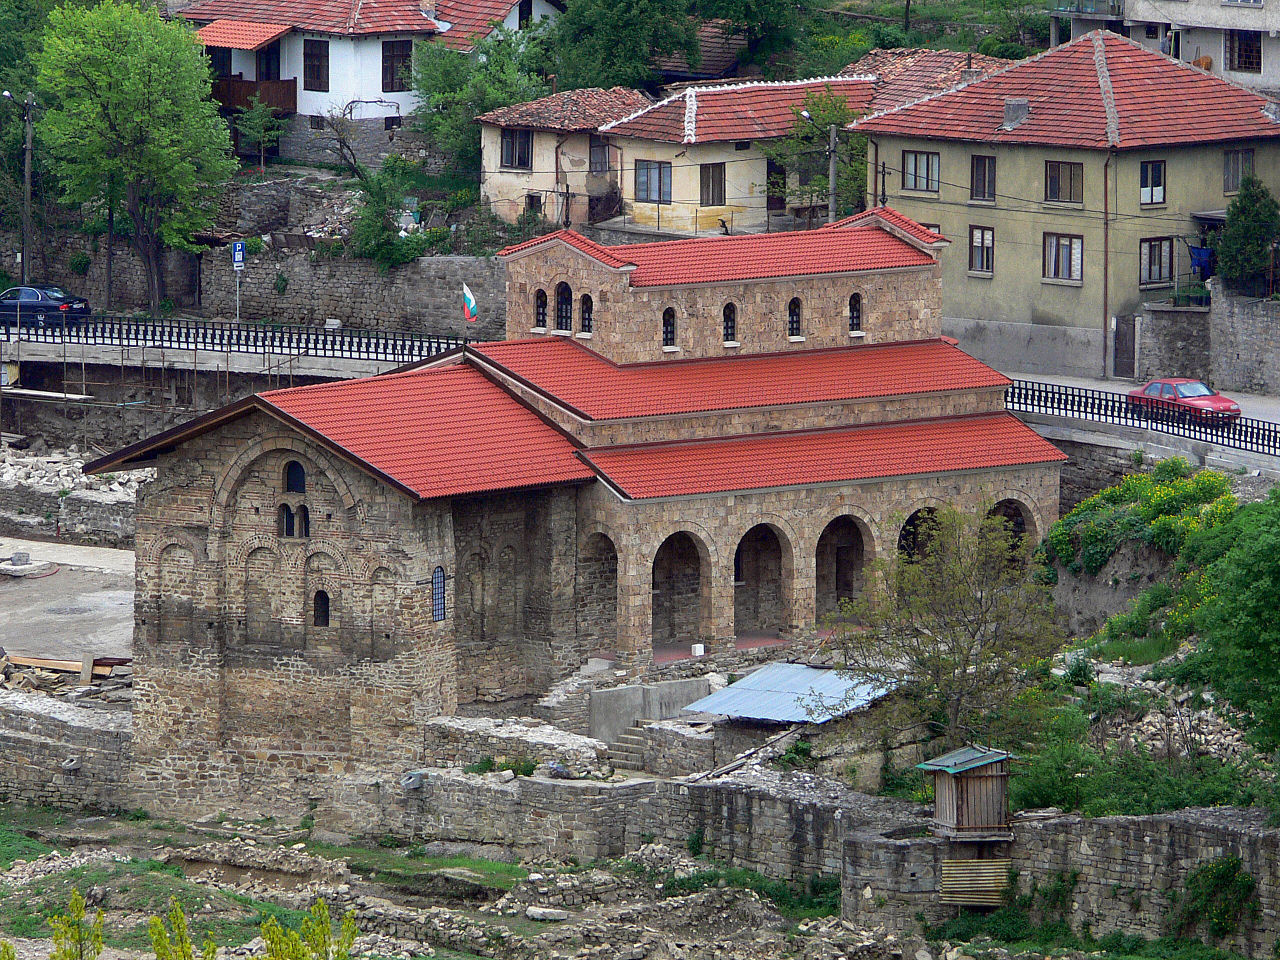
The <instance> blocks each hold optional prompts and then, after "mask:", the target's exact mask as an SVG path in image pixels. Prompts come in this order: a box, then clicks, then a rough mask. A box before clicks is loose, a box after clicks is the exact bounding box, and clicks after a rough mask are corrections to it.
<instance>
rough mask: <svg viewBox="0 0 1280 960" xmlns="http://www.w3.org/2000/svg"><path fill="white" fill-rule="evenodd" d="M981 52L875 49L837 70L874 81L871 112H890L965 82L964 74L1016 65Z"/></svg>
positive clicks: (898, 48) (900, 48)
mask: <svg viewBox="0 0 1280 960" xmlns="http://www.w3.org/2000/svg"><path fill="white" fill-rule="evenodd" d="M1015 62H1016V61H1014V60H1004V59H1002V58H1000V57H988V56H985V55H984V54H981V53H961V52H960V51H958V50H924V49H919V48H911V47H894V48H892V49H887V50H886V49H875V50H872V51H870V52H868V53H867V55H866V56H864V57H862V59H860V60H858V61H856V62H854V63H851V64H849V66H847V67H845V68H844V69H843V70H841V71H840V76H842V77H851V76H858V77H865V76H874V77H875V78H876V92H875V96H874V98H873V99H872V101H871V109H872V110H877V111H879V110H889V109H892V108H893V107H899V106H902V105H903V104H904V103H911V102H912V101H913V100H919V99H921V98H922V97H927V96H929V95H930V94H933V93H938V92H939V91H942V90H950V89H951V88H952V87H955V86H958V85H959V84H961V83H962V82H964V77H965V71H966V70H968V69H972V70H975V71H978V72H979V73H980V74H982V75H985V74H988V73H994V72H995V71H996V70H1003V69H1004V68H1005V67H1008V66H1010V65H1012V64H1013V63H1015Z"/></svg>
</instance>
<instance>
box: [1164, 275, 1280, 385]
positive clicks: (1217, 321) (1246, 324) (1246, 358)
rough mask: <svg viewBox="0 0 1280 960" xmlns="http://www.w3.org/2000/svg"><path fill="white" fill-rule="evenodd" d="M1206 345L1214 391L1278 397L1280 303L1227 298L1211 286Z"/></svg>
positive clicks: (1279, 374)
mask: <svg viewBox="0 0 1280 960" xmlns="http://www.w3.org/2000/svg"><path fill="white" fill-rule="evenodd" d="M1209 342H1210V344H1211V349H1210V353H1209V371H1208V378H1209V381H1210V382H1211V383H1212V384H1213V386H1214V387H1215V388H1216V389H1218V390H1223V391H1230V390H1239V391H1242V392H1245V393H1267V394H1275V393H1280V303H1277V302H1275V301H1272V300H1254V299H1252V298H1247V297H1237V296H1228V295H1226V294H1225V293H1224V292H1223V290H1222V287H1221V285H1220V284H1217V283H1214V285H1213V304H1212V307H1211V308H1210V311H1209ZM1187 376H1191V374H1187Z"/></svg>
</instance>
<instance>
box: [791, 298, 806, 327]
mask: <svg viewBox="0 0 1280 960" xmlns="http://www.w3.org/2000/svg"><path fill="white" fill-rule="evenodd" d="M803 329H804V328H803V327H802V326H801V325H800V298H799V297H792V298H791V302H790V303H788V304H787V336H788V337H800V336H803V335H804V334H803V333H802V332H801V331H802V330H803Z"/></svg>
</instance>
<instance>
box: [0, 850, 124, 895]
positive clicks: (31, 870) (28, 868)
mask: <svg viewBox="0 0 1280 960" xmlns="http://www.w3.org/2000/svg"><path fill="white" fill-rule="evenodd" d="M130 859H132V858H130V857H127V856H125V855H124V854H122V853H116V852H115V851H114V850H103V849H98V850H73V851H71V852H70V853H59V852H58V851H57V850H50V851H49V852H48V853H46V854H42V855H41V856H39V857H36V858H35V859H34V860H15V861H13V866H11V867H10V868H9V869H8V870H5V871H4V872H3V873H0V884H3V885H5V886H9V887H22V886H26V885H27V884H29V883H31V882H32V881H34V880H40V879H43V878H44V877H51V876H53V875H54V874H57V873H66V872H67V871H68V870H75V869H76V868H78V867H88V866H92V865H95V864H104V863H128V862H129V861H130Z"/></svg>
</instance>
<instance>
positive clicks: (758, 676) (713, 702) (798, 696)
mask: <svg viewBox="0 0 1280 960" xmlns="http://www.w3.org/2000/svg"><path fill="white" fill-rule="evenodd" d="M883 695H884V691H883V690H881V689H878V688H876V687H873V686H870V685H867V684H859V683H857V682H856V681H855V680H852V679H850V678H849V677H847V676H845V675H843V674H841V673H840V671H839V670H834V669H831V668H828V667H811V666H808V665H807V664H803V663H771V664H769V665H768V666H767V667H761V668H760V669H759V670H757V671H756V672H755V673H750V674H748V675H747V676H745V677H743V678H742V679H741V680H738V681H737V682H735V683H731V684H729V686H727V687H725V688H724V689H723V690H718V691H716V692H715V693H713V694H710V695H708V696H705V697H703V698H702V699H701V700H697V701H695V702H693V703H691V704H689V705H688V706H687V707H685V710H689V711H693V712H698V713H722V714H725V715H726V716H730V717H741V718H743V719H750V720H776V721H778V722H779V723H804V722H809V723H826V722H827V721H828V720H830V719H832V717H837V716H843V715H844V714H846V713H850V712H851V711H853V710H856V709H858V708H859V707H863V706H866V705H867V704H868V703H871V702H872V701H873V700H878V699H879V698H880V697H882V696H883Z"/></svg>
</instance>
